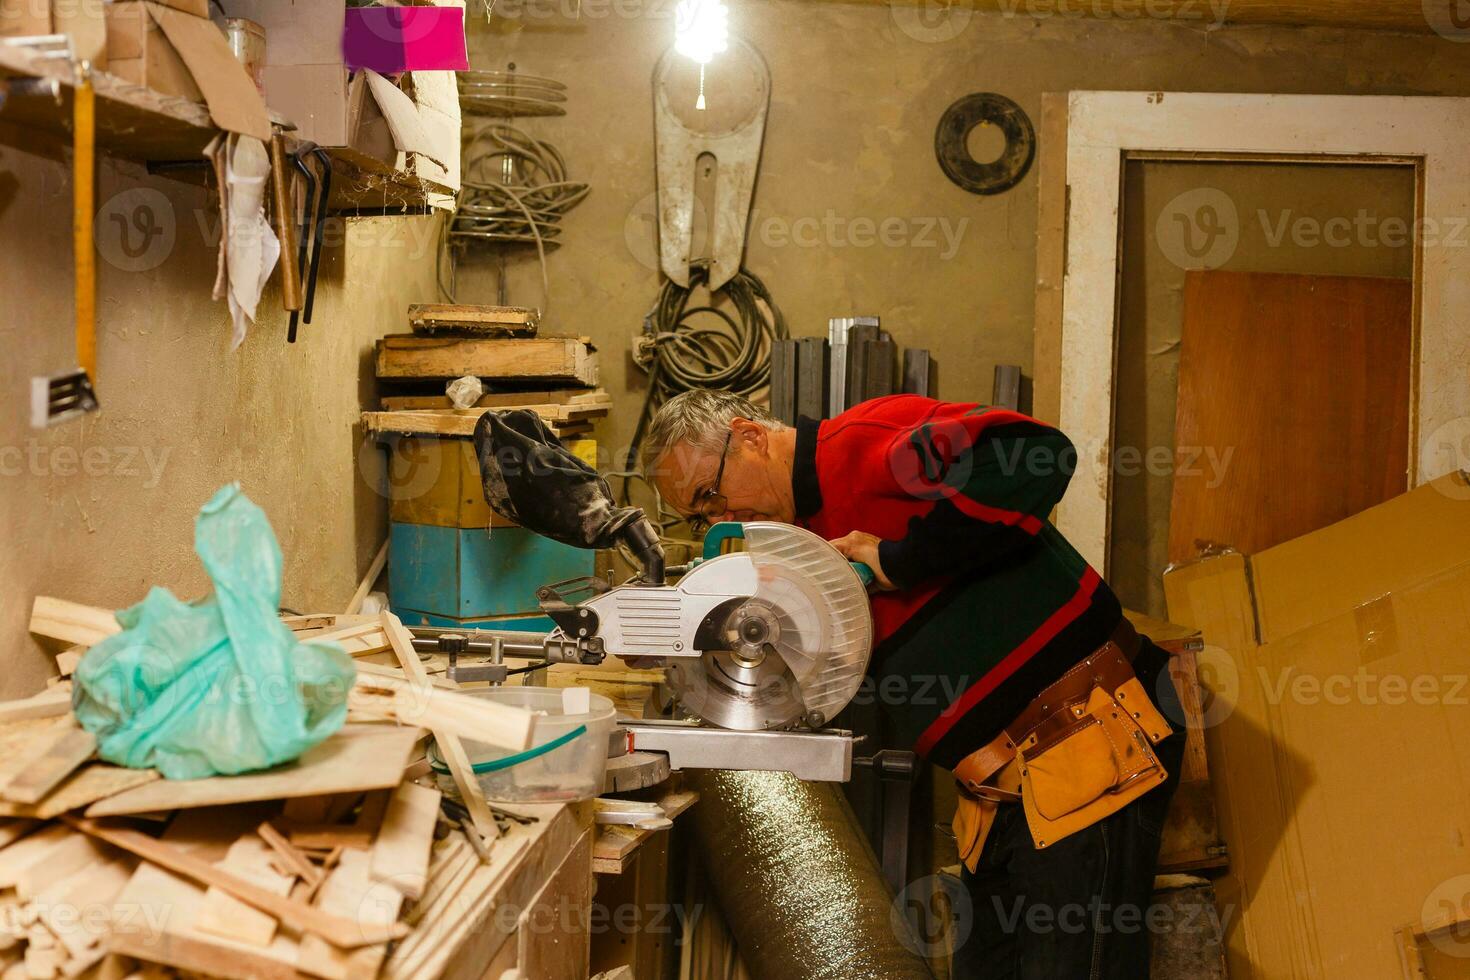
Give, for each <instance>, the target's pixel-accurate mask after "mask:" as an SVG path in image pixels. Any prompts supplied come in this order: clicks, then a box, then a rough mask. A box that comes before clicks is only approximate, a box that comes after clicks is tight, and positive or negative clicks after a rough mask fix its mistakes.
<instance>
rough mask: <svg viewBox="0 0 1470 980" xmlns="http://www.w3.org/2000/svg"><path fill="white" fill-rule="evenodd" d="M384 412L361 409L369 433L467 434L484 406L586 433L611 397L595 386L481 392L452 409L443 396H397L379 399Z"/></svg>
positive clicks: (569, 433)
mask: <svg viewBox="0 0 1470 980" xmlns="http://www.w3.org/2000/svg"><path fill="white" fill-rule="evenodd" d="M383 408H384V411H381V412H364V413H363V415H362V421H363V426H364V427H365V428H366V429H367V430H368V431H369V432H396V433H400V434H402V435H433V436H471V435H474V432H475V423H476V422H478V421H479V420H480V416H481V415H484V414H485V413H486V412H487V411H505V410H508V409H517V408H520V409H530V410H531V411H533V412H535V413H536V414H537V415H539V416H540V417H541V420H542V421H543V422H545V423H546V424H547V425H548V426H550V427H551V429H552V431H553V432H555V433H556V434H557V435H558V436H560V437H561V438H564V439H566V438H572V437H577V436H583V435H587V434H588V433H590V432H591V431H592V421H593V420H594V419H599V418H602V417H603V416H604V415H606V414H607V413H608V410H609V409H611V408H612V397H611V396H609V395H608V393H607V392H605V391H603V390H602V389H600V388H599V389H597V390H595V391H578V390H575V389H571V390H560V391H525V392H497V393H495V394H490V395H484V396H482V397H481V398H480V400H479V401H478V402H477V403H476V404H475V406H474V407H473V408H464V409H457V408H454V407H452V406H451V405H450V402H449V398H448V397H447V396H443V395H437V396H436V395H397V396H389V397H387V398H384V399H383Z"/></svg>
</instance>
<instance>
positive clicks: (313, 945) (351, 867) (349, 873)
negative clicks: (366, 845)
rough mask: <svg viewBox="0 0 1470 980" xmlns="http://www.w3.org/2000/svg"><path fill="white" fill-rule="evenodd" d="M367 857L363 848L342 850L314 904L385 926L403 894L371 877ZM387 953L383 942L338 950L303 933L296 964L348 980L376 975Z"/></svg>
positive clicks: (393, 916)
mask: <svg viewBox="0 0 1470 980" xmlns="http://www.w3.org/2000/svg"><path fill="white" fill-rule="evenodd" d="M371 860H372V859H371V857H370V856H369V855H368V854H367V853H365V852H363V851H344V852H343V853H342V857H341V860H340V861H339V862H338V864H337V867H336V868H334V869H333V870H332V873H331V874H330V875H329V876H328V877H327V880H326V882H325V883H324V884H323V885H322V891H321V895H320V896H319V897H318V898H317V901H316V904H317V906H318V907H319V908H321V909H322V910H323V911H326V912H330V913H332V914H334V915H339V916H342V917H344V918H349V919H355V920H357V921H360V922H362V923H363V924H364V925H376V926H387V925H391V924H392V923H394V922H396V921H398V913H399V911H400V909H401V908H402V907H403V894H402V892H400V891H398V890H397V889H395V888H393V887H391V886H390V885H389V884H388V883H386V882H380V881H374V880H373V879H372V876H371V874H370V873H369V865H370V863H371ZM387 955H388V947H387V944H381V945H374V946H362V947H359V948H357V949H340V948H338V947H336V946H333V945H332V944H331V943H329V942H327V941H326V940H324V939H322V938H320V937H318V936H304V937H302V940H301V958H300V960H299V966H300V968H301V970H302V971H303V972H305V973H309V974H311V975H312V976H315V977H324V978H326V980H352V978H356V977H373V976H377V974H378V968H379V967H380V966H381V965H382V962H383V959H384V958H385V957H386V956H387Z"/></svg>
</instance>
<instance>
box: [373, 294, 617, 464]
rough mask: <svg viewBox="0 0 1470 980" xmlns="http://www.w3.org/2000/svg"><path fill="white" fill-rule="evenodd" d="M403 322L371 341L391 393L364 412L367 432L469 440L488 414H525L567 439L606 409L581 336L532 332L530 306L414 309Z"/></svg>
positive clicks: (534, 321) (591, 352)
mask: <svg viewBox="0 0 1470 980" xmlns="http://www.w3.org/2000/svg"><path fill="white" fill-rule="evenodd" d="M409 325H410V327H411V328H412V330H413V332H412V333H406V334H391V335H389V336H387V337H384V338H382V339H381V340H379V341H378V349H377V357H376V364H377V375H378V379H379V380H380V381H381V382H383V384H384V385H385V386H386V387H388V388H391V389H392V393H391V394H389V395H387V396H386V397H384V398H383V403H382V407H383V411H381V412H365V413H364V414H363V423H364V425H365V426H366V428H367V429H368V431H370V432H388V433H400V434H407V435H435V436H469V435H472V434H473V433H474V430H475V422H476V421H478V419H479V417H480V416H481V415H483V414H484V413H485V412H486V411H487V410H489V409H511V408H524V409H530V410H532V411H534V412H535V413H536V414H537V415H539V416H540V417H541V418H542V420H543V421H545V422H546V424H547V425H548V426H550V427H551V428H552V429H553V430H554V431H555V432H556V434H557V435H558V436H560V437H562V438H569V437H574V436H585V435H587V434H589V433H590V432H591V431H592V421H593V420H594V419H596V418H600V417H602V416H604V415H606V414H607V412H608V409H609V408H611V406H612V399H611V398H610V397H609V396H608V394H607V392H606V391H603V390H602V389H600V388H597V387H596V385H597V380H598V371H597V353H596V350H595V349H594V348H593V347H592V345H591V344H590V343H589V342H588V340H587V338H586V337H556V336H545V335H541V334H539V333H538V330H539V326H540V316H539V314H538V313H537V311H535V310H529V309H522V308H519V307H508V306H449V305H422V306H412V307H410V308H409Z"/></svg>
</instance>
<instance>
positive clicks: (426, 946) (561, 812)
mask: <svg viewBox="0 0 1470 980" xmlns="http://www.w3.org/2000/svg"><path fill="white" fill-rule="evenodd" d="M506 809H514V810H515V811H516V812H517V813H519V814H522V815H524V816H534V817H536V818H538V819H537V820H536V822H534V823H531V824H512V825H511V827H510V829H509V830H507V831H506V832H505V835H504V836H503V837H502V838H501V839H500V840H498V841H496V843H495V846H494V847H492V848H491V850H490V863H489V864H485V865H480V866H476V867H475V868H474V869H473V872H472V874H471V875H470V878H469V880H468V881H466V882H465V883H464V885H463V887H462V888H461V889H460V891H459V893H458V894H457V895H455V896H453V899H452V901H451V902H450V903H449V905H448V908H449V909H450V910H452V911H453V913H454V914H432V913H431V914H430V915H428V916H425V917H424V919H423V921H422V922H421V924H420V927H419V928H418V929H416V930H414V932H413V934H412V935H410V936H409V937H408V938H407V939H406V940H404V941H403V942H402V943H400V944H399V945H398V946H397V947H396V948H395V949H394V950H393V953H392V955H390V956H389V958H388V962H387V964H386V966H385V968H384V973H383V976H384V977H386V978H388V980H409V978H418V977H441V976H442V977H447V978H449V980H460V978H472V977H480V976H481V975H482V974H484V973H485V970H484V964H485V963H486V962H489V961H491V960H492V958H493V957H494V955H495V953H496V951H497V950H499V949H500V948H501V947H502V945H504V943H505V942H506V941H507V939H508V938H509V937H510V936H511V935H512V934H513V933H514V931H515V925H516V923H515V921H513V920H510V918H511V917H509V916H506V915H501V914H497V911H498V910H500V909H516V910H521V909H526V908H529V907H530V905H531V903H532V901H533V900H534V898H535V896H536V895H537V893H539V892H540V891H541V889H542V888H543V887H544V886H545V884H546V882H547V881H548V880H549V879H550V877H551V876H552V874H553V873H554V872H555V871H556V869H557V868H558V867H560V866H561V864H562V862H563V861H564V860H565V858H566V856H567V854H568V853H570V852H571V851H572V850H573V849H574V847H575V846H576V844H577V842H578V841H579V840H580V839H581V837H582V835H583V834H584V833H585V832H586V830H587V827H588V826H589V824H590V822H591V819H592V815H591V814H592V811H591V807H590V806H585V805H583V804H572V805H570V806H563V805H560V804H524V805H515V806H507V807H506ZM508 920H510V921H508Z"/></svg>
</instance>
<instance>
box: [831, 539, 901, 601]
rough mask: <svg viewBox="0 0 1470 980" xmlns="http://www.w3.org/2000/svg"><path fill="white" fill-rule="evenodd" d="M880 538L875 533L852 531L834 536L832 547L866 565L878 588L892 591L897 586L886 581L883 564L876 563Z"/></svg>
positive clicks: (849, 559)
mask: <svg viewBox="0 0 1470 980" xmlns="http://www.w3.org/2000/svg"><path fill="white" fill-rule="evenodd" d="M882 540H883V539H882V538H880V537H878V536H877V535H876V534H869V533H867V532H866V531H853V532H852V533H851V534H844V535H843V536H842V537H840V538H834V539H833V540H832V547H834V548H836V549H837V550H838V551H839V552H840V553H841V554H842V556H843V557H844V558H846V559H847V560H848V561H860V562H862V563H863V564H864V565H867V566H868V567H869V568H871V569H872V570H873V577H874V579H875V580H876V581H877V583H878V588H880V589H882V590H883V591H885V592H893V591H895V590H896V589H897V588H898V586H896V585H894V584H893V583H892V582H890V581H888V576H887V575H884V574H883V566H882V565H880V564H879V563H878V545H879V544H880V543H881V542H882Z"/></svg>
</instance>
